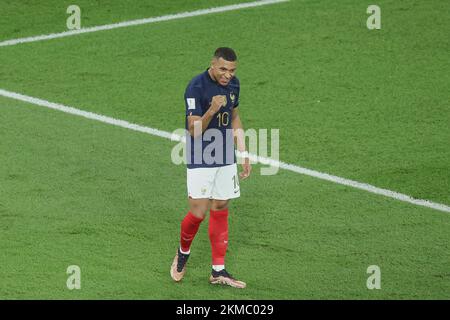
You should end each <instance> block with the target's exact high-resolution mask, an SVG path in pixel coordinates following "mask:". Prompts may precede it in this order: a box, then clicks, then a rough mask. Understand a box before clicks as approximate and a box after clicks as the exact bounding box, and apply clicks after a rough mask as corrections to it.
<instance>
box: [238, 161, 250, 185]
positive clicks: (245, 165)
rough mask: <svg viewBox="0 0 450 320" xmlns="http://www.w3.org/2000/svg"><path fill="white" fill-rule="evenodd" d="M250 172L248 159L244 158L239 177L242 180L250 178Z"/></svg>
mask: <svg viewBox="0 0 450 320" xmlns="http://www.w3.org/2000/svg"><path fill="white" fill-rule="evenodd" d="M251 171H252V165H251V164H250V160H249V158H245V159H244V162H243V163H242V172H241V173H239V177H240V178H241V179H242V180H244V179H247V178H248V177H249V176H250V172H251Z"/></svg>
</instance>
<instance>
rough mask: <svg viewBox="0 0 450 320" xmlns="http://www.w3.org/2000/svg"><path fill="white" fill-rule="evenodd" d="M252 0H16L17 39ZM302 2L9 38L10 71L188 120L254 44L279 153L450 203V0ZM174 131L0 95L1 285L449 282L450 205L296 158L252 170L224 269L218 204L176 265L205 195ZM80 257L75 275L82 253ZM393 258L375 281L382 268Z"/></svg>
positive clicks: (250, 65) (4, 60)
mask: <svg viewBox="0 0 450 320" xmlns="http://www.w3.org/2000/svg"><path fill="white" fill-rule="evenodd" d="M239 2H243V1H239V0H227V1H218V0H202V1H184V0H183V1H182V0H171V1H163V0H154V1H153V0H152V1H151V3H150V1H120V2H119V1H112V0H108V1H106V0H105V1H102V2H100V1H95V2H93V1H88V0H77V1H67V0H63V1H60V0H58V1H56V0H46V1H40V2H31V1H26V2H15V1H1V2H0V12H1V13H2V19H1V20H0V41H4V40H9V39H15V38H20V37H28V36H34V35H40V34H49V33H55V32H62V31H66V19H67V17H68V15H67V14H66V8H67V7H68V6H69V5H70V4H74V3H75V4H77V5H78V6H80V8H81V10H82V12H81V23H82V27H89V26H96V25H102V24H109V23H115V22H120V21H126V20H132V19H139V18H146V17H152V16H160V15H165V14H171V13H177V12H184V11H192V10H196V9H202V8H210V7H216V6H222V5H227V4H235V3H239ZM371 4H373V3H372V2H368V1H357V0H345V1H328V0H304V1H301V0H291V1H289V2H286V3H280V4H275V5H268V6H262V7H258V8H250V9H242V10H237V11H230V12H225V13H218V14H210V15H204V16H199V17H192V18H186V19H180V20H173V21H166V22H158V23H153V24H147V25H140V26H133V27H126V28H120V29H115V30H110V31H101V32H94V33H89V34H83V35H77V36H72V37H66V38H60V39H54V40H47V41H40V42H34V43H26V44H20V45H15V46H7V47H0V88H1V89H4V90H9V91H14V92H18V93H22V94H26V95H29V96H33V97H38V98H41V99H46V100H48V101H52V102H57V103H62V104H65V105H69V106H73V107H76V108H80V109H83V110H87V111H92V112H95V113H99V114H102V115H106V116H110V117H114V118H118V119H123V120H127V121H129V122H133V123H137V124H141V125H145V126H149V127H153V128H158V129H161V130H165V131H170V132H171V131H173V130H175V129H177V128H182V127H183V126H184V104H183V92H184V89H185V87H186V84H187V83H188V81H189V80H190V79H191V78H192V77H193V76H194V75H196V74H198V73H200V72H202V71H203V70H204V69H205V68H206V67H207V66H208V63H209V60H210V56H211V54H212V52H213V51H214V49H215V48H216V47H219V46H230V47H233V48H234V49H235V50H236V51H237V53H238V55H239V70H238V77H239V78H240V80H241V86H242V87H241V102H240V113H241V118H242V120H243V124H244V126H245V127H246V128H255V129H259V128H267V129H271V128H278V129H280V160H282V161H284V162H288V163H292V164H296V165H299V166H303V167H307V168H311V169H315V170H318V171H322V172H326V173H330V174H333V175H337V176H341V177H345V178H349V179H353V180H357V181H361V182H365V183H369V184H372V185H375V186H377V187H381V188H386V189H389V190H394V191H397V192H401V193H405V194H408V195H410V196H412V197H416V198H421V199H428V200H430V201H434V202H438V203H442V204H446V205H448V204H450V192H449V190H450V148H449V142H450V104H449V101H450V91H449V90H448V88H449V85H450V61H449V55H448V53H449V52H450V38H449V37H448V30H449V29H450V20H449V19H448V15H449V13H450V2H448V1H439V0H430V1H419V0H409V1H406V0H402V1H400V0H396V1H394V0H379V1H377V2H376V4H377V5H378V6H380V8H381V19H382V20H381V21H382V22H381V23H382V27H381V30H368V29H367V27H366V20H367V18H368V16H369V15H368V14H367V13H366V9H367V7H368V6H369V5H371ZM173 146H174V143H173V142H171V141H169V140H165V139H161V138H158V137H154V136H149V135H146V134H143V133H137V132H134V131H131V130H127V129H124V128H119V127H115V126H111V125H107V124H103V123H100V122H96V121H92V120H87V119H84V118H80V117H76V116H73V115H68V114H64V113H61V112H57V111H53V110H48V109H44V108H42V107H38V106H35V105H32V104H28V103H23V102H19V101H16V100H12V99H8V98H5V97H0V151H1V152H0V165H1V166H0V299H449V298H450V215H449V213H445V212H441V211H437V210H433V209H429V208H424V207H419V206H415V205H412V204H408V203H404V202H400V201H397V200H394V199H391V198H386V197H383V196H378V195H375V194H371V193H368V192H365V191H361V190H357V189H353V188H349V187H345V186H342V185H338V184H334V183H330V182H326V181H321V180H318V179H315V178H312V177H308V176H304V175H299V174H296V173H293V172H289V171H285V170H280V171H279V173H278V174H277V175H274V176H262V175H260V174H259V168H260V166H259V165H255V166H254V168H253V175H252V176H251V177H250V178H249V179H248V180H246V181H243V182H242V183H241V189H242V191H241V193H242V196H241V198H240V199H238V200H236V201H233V202H232V203H231V206H230V244H229V251H228V254H227V269H229V270H230V272H231V273H233V274H236V275H237V276H239V278H242V280H244V281H246V282H247V285H248V287H247V288H246V289H245V290H236V289H232V288H223V287H214V286H210V285H209V284H208V275H209V272H210V245H209V240H208V237H207V221H205V223H203V224H202V226H201V228H200V231H199V234H198V236H197V238H196V239H195V241H194V244H193V247H192V256H191V258H190V261H189V264H188V272H187V274H186V277H185V279H184V280H183V281H182V283H179V284H175V283H173V281H172V280H171V278H170V276H169V267H170V264H171V262H172V258H173V255H174V253H175V250H176V247H177V243H178V237H179V228H180V222H181V219H182V218H183V216H184V215H185V214H186V212H187V210H188V206H187V201H186V182H185V179H186V171H185V168H184V167H183V166H176V165H174V164H173V163H172V162H171V159H170V152H171V150H172V147H173ZM69 265H78V266H80V268H81V286H82V287H81V289H80V290H68V288H67V286H66V280H67V278H68V275H67V274H66V269H67V267H68V266H69ZM370 265H377V266H379V267H380V269H381V289H380V290H369V289H368V288H367V287H366V280H367V278H368V277H369V274H367V272H366V270H367V268H368V266H370Z"/></svg>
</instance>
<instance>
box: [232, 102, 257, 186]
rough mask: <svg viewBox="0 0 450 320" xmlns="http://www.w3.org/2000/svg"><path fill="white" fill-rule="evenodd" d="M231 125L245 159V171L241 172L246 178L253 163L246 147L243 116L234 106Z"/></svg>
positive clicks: (243, 167)
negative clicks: (240, 115) (241, 116)
mask: <svg viewBox="0 0 450 320" xmlns="http://www.w3.org/2000/svg"><path fill="white" fill-rule="evenodd" d="M231 127H232V128H233V133H234V138H235V140H236V145H237V149H238V151H239V152H241V154H242V156H243V158H244V161H243V163H242V169H243V171H242V172H241V173H240V174H239V176H240V177H241V179H245V178H247V177H248V176H249V175H250V171H251V169H252V168H251V165H250V160H249V158H248V153H247V149H246V147H245V134H244V127H243V125H242V122H241V118H240V117H239V109H238V108H234V109H233V114H232V116H231Z"/></svg>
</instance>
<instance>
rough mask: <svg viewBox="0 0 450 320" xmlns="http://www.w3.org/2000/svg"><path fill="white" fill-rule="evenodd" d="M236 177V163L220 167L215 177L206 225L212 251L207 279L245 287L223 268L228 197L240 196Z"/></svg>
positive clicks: (213, 282)
mask: <svg viewBox="0 0 450 320" xmlns="http://www.w3.org/2000/svg"><path fill="white" fill-rule="evenodd" d="M237 179H238V175H237V167H236V165H230V166H224V167H221V168H220V170H219V171H218V172H217V175H216V177H215V181H214V188H213V192H212V198H213V200H212V201H211V210H210V216H209V227H208V231H209V232H208V233H209V239H210V242H211V253H212V271H211V277H210V279H209V280H210V283H212V284H226V285H230V286H232V287H235V288H245V286H246V284H245V283H244V282H242V281H238V280H236V279H234V278H233V277H232V276H231V275H230V274H229V273H228V272H227V271H226V269H225V255H226V252H227V248H228V203H229V199H232V198H237V197H239V196H240V191H239V181H238V180H237Z"/></svg>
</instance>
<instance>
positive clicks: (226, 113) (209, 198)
mask: <svg viewBox="0 0 450 320" xmlns="http://www.w3.org/2000/svg"><path fill="white" fill-rule="evenodd" d="M236 68H237V57H236V53H235V52H234V51H233V49H231V48H218V49H217V50H216V51H215V53H214V57H213V58H212V61H211V65H210V67H209V68H208V69H207V70H206V71H205V72H203V73H201V74H199V75H198V76H196V77H194V78H193V79H192V80H191V82H190V83H189V85H188V86H187V88H186V92H185V96H184V99H185V105H186V130H187V132H188V135H187V137H186V150H187V152H186V153H187V163H188V164H187V189H188V201H189V208H190V210H189V212H188V214H187V215H186V216H185V218H184V219H183V221H182V222H181V236H180V246H179V248H178V251H177V254H176V255H175V258H174V260H173V263H172V266H171V269H170V275H171V277H172V279H173V280H175V281H177V282H178V281H180V280H181V279H182V278H183V276H184V274H185V272H186V263H187V261H188V258H189V255H190V249H191V244H192V241H193V240H194V237H195V235H196V233H197V231H198V228H199V226H200V224H201V222H202V221H203V220H204V218H205V215H206V213H207V211H208V209H209V213H210V216H209V227H208V231H209V232H208V233H209V239H210V242H211V252H212V271H211V276H210V278H209V282H210V283H211V284H222V285H229V286H232V287H235V288H245V286H246V284H245V283H244V282H242V281H239V280H237V279H235V278H233V277H232V276H231V275H230V274H229V273H228V272H227V270H226V269H225V254H226V251H227V247H228V202H229V200H230V199H233V198H238V197H239V196H240V189H239V177H240V178H241V179H246V178H247V177H248V176H249V175H250V171H251V165H250V161H249V159H248V153H247V152H246V149H245V139H244V135H243V127H242V123H241V120H240V118H239V109H238V105H239V80H238V79H237V78H236V77H235V73H236ZM235 139H236V141H237V149H238V151H240V152H241V153H242V154H243V161H242V168H243V171H242V172H241V173H240V174H239V177H238V174H237V165H236V157H235V152H234V151H235V150H234V149H235V148H234V143H235V142H234V140H235ZM214 146H215V147H214ZM217 146H218V147H217Z"/></svg>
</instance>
